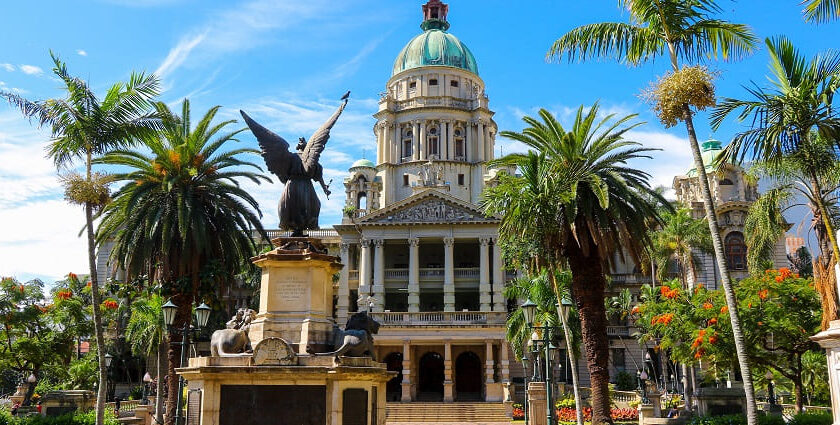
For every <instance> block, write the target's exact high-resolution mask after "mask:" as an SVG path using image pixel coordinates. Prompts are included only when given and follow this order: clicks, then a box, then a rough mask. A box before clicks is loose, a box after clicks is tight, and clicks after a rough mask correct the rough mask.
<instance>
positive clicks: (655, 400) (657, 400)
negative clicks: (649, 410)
mask: <svg viewBox="0 0 840 425" xmlns="http://www.w3.org/2000/svg"><path fill="white" fill-rule="evenodd" d="M648 400H650V405H651V407H653V417H654V418H661V417H662V394H660V393H659V391H651V392H649V393H648Z"/></svg>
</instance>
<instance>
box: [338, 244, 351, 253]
mask: <svg viewBox="0 0 840 425" xmlns="http://www.w3.org/2000/svg"><path fill="white" fill-rule="evenodd" d="M338 246H339V249H341V252H343V253H346V252H347V251H349V250H350V243H349V242H341V243H340V244H339V245H338Z"/></svg>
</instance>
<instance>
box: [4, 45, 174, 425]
mask: <svg viewBox="0 0 840 425" xmlns="http://www.w3.org/2000/svg"><path fill="white" fill-rule="evenodd" d="M50 56H51V57H52V60H53V64H54V67H53V74H55V76H56V77H58V79H59V80H60V81H61V82H62V83H63V84H64V90H65V91H66V92H67V96H66V97H65V98H63V99H48V100H43V101H32V100H28V99H25V98H23V97H21V96H19V95H17V94H15V93H8V92H0V97H3V98H5V99H6V100H8V101H9V103H11V104H12V105H14V106H15V107H17V108H19V109H20V110H21V112H22V113H23V114H24V115H25V116H27V117H30V118H32V117H34V118H36V119H37V121H38V123H39V125H41V126H44V125H48V126H49V127H50V130H51V140H50V144H49V145H48V147H47V156H48V157H49V158H51V159H52V160H53V162H54V163H55V165H56V167H58V168H62V167H69V166H71V165H72V164H73V163H74V162H75V161H77V160H79V159H81V160H83V161H84V166H85V174H84V176H79V175H77V174H74V173H70V174H67V175H65V176H64V177H63V178H62V179H63V180H64V183H65V198H66V199H67V200H68V201H69V202H70V203H73V204H77V205H81V206H83V207H84V210H85V229H86V231H87V243H88V266H89V267H90V282H91V288H92V294H93V302H92V306H93V325H94V333H95V338H96V348H97V356H98V357H99V387H98V388H99V391H98V393H97V399H96V424H97V425H102V423H103V421H104V417H105V416H104V412H105V396H106V394H105V390H106V388H107V385H105V382H106V381H107V373H108V371H107V369H106V367H105V353H106V351H105V338H104V335H103V328H102V312H101V311H100V304H101V302H102V295H101V293H100V290H99V285H100V283H101V282H99V279H98V275H97V271H96V244H95V240H94V234H93V217H94V215H95V214H96V213H97V211H98V210H99V209H100V208H102V206H103V205H104V204H105V203H107V202H108V199H109V197H108V188H107V183H108V179H107V178H106V177H104V176H103V175H101V174H99V173H94V172H93V167H92V165H93V162H92V159H93V157H94V156H95V155H101V154H103V153H106V152H108V151H109V150H111V149H114V148H118V147H122V146H126V145H127V144H129V143H130V142H131V140H133V139H134V138H135V137H139V136H142V135H144V134H148V133H149V132H150V131H151V130H154V129H155V128H156V127H157V120H156V118H155V116H154V115H153V114H150V113H148V109H149V105H150V104H149V101H150V99H152V98H153V97H155V96H157V94H158V86H159V83H158V79H157V77H155V76H154V75H147V74H143V73H139V74H138V73H132V74H131V77H130V78H129V81H128V82H126V83H116V84H114V85H113V86H111V88H110V89H109V90H108V92H107V93H106V94H105V97H104V98H102V99H101V100H100V99H99V98H97V97H96V95H95V94H94V93H93V91H92V90H91V89H90V87H89V85H88V83H86V82H85V81H84V80H82V79H80V78H77V77H74V76H72V75H70V73H69V72H68V71H67V66H66V65H65V63H64V62H62V61H61V60H60V59H59V58H58V57H57V56H56V55H54V54H53V53H52V52H50Z"/></svg>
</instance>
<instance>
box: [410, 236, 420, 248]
mask: <svg viewBox="0 0 840 425" xmlns="http://www.w3.org/2000/svg"><path fill="white" fill-rule="evenodd" d="M408 245H409V246H420V238H408Z"/></svg>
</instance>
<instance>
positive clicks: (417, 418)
mask: <svg viewBox="0 0 840 425" xmlns="http://www.w3.org/2000/svg"><path fill="white" fill-rule="evenodd" d="M386 411H387V415H386V420H385V423H386V424H387V425H407V424H441V423H451V424H454V423H458V424H463V425H467V424H474V425H509V424H510V418H508V417H507V415H506V414H505V405H504V403H465V402H456V403H440V402H438V403H430V402H414V403H388V404H387V406H386Z"/></svg>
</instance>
